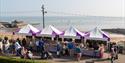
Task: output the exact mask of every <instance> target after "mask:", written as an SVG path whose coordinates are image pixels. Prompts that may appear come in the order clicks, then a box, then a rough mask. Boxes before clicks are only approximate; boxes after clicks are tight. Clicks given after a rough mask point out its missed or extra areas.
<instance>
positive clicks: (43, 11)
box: [41, 5, 47, 28]
mask: <svg viewBox="0 0 125 63" xmlns="http://www.w3.org/2000/svg"><path fill="white" fill-rule="evenodd" d="M41 9H42V14H43V28H45V19H44V14H45V13H47V12H46V11H45V10H44V9H45V8H44V5H42V7H41Z"/></svg>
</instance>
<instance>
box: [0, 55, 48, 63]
mask: <svg viewBox="0 0 125 63" xmlns="http://www.w3.org/2000/svg"><path fill="white" fill-rule="evenodd" d="M0 63H47V62H37V61H34V60H29V59H19V58H11V57H3V56H0Z"/></svg>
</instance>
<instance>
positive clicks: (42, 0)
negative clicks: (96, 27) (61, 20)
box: [0, 0, 125, 17]
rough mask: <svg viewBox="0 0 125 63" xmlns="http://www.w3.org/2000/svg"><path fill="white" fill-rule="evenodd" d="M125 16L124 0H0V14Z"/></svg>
mask: <svg viewBox="0 0 125 63" xmlns="http://www.w3.org/2000/svg"><path fill="white" fill-rule="evenodd" d="M42 4H44V6H45V10H46V11H47V13H46V14H45V15H47V16H63V15H64V16H79V15H80V16H113V17H125V0H0V16H42V13H41V6H42Z"/></svg>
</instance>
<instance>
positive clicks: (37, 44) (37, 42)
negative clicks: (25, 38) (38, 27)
mask: <svg viewBox="0 0 125 63" xmlns="http://www.w3.org/2000/svg"><path fill="white" fill-rule="evenodd" d="M35 44H36V48H37V53H39V40H38V39H37V40H36V42H35Z"/></svg>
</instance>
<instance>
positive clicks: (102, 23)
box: [0, 16, 125, 31]
mask: <svg viewBox="0 0 125 63" xmlns="http://www.w3.org/2000/svg"><path fill="white" fill-rule="evenodd" d="M14 20H17V21H24V22H25V23H28V24H33V23H39V24H37V25H34V26H35V27H37V28H38V29H42V28H43V26H42V24H43V20H42V16H30V17H29V16H17V17H15V16H1V17H0V22H10V23H11V22H12V21H14ZM49 25H53V26H54V27H56V28H58V29H60V30H65V29H67V28H68V27H70V26H73V27H76V28H77V29H79V30H81V31H88V30H92V29H94V28H95V27H98V28H100V29H112V28H122V29H125V17H104V16H45V27H47V26H49Z"/></svg>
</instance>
